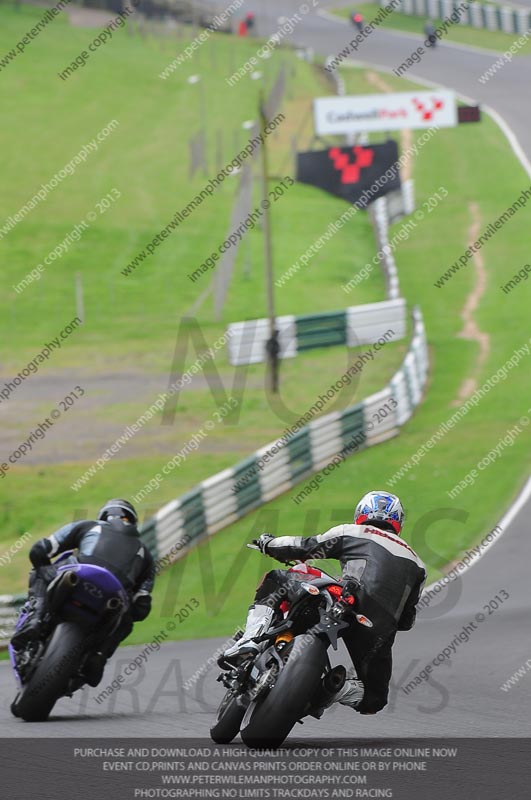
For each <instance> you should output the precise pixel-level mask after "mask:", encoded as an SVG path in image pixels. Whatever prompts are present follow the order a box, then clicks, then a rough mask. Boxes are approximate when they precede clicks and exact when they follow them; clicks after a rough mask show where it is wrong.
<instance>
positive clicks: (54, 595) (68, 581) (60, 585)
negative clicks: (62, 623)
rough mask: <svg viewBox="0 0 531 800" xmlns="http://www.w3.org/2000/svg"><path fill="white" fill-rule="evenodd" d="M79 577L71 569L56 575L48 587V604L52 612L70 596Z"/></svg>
mask: <svg viewBox="0 0 531 800" xmlns="http://www.w3.org/2000/svg"><path fill="white" fill-rule="evenodd" d="M78 581H79V578H78V576H77V574H76V573H75V572H74V571H73V570H69V571H68V572H63V573H62V575H58V576H57V578H55V580H54V581H52V583H51V584H50V585H49V587H48V605H49V608H50V610H51V611H52V612H55V611H57V610H58V609H59V608H60V607H61V606H62V605H63V603H64V602H65V601H66V600H67V599H68V598H69V597H70V595H71V594H72V592H73V590H74V588H75V587H76V586H77V584H78Z"/></svg>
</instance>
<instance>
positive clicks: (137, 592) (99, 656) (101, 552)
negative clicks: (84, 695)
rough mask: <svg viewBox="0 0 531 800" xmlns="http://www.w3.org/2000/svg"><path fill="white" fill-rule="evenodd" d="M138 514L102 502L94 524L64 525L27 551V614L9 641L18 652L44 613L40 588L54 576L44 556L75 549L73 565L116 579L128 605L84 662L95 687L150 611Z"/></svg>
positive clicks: (150, 569)
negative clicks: (102, 571)
mask: <svg viewBox="0 0 531 800" xmlns="http://www.w3.org/2000/svg"><path fill="white" fill-rule="evenodd" d="M137 524H138V515H137V513H136V511H135V508H134V506H132V505H131V503H129V502H128V501H127V500H121V499H117V498H114V499H112V500H108V501H107V502H106V503H105V505H103V506H102V508H101V509H100V511H99V513H98V518H97V520H81V521H79V522H70V523H68V524H67V525H64V526H63V527H62V528H59V530H57V531H55V533H53V534H52V535H51V536H49V537H47V538H44V539H39V541H38V542H35V544H34V545H33V547H32V548H31V550H30V553H29V558H30V561H31V563H32V565H33V569H32V571H31V572H30V576H29V590H28V599H29V600H30V606H31V610H30V614H29V616H28V618H27V619H26V621H25V623H24V625H23V627H22V628H21V629H20V630H19V631H17V632H16V634H15V635H14V636H13V638H12V640H11V644H12V645H13V647H14V648H15V649H19V648H20V647H21V646H23V645H24V644H25V643H26V642H27V641H28V640H29V639H32V638H34V637H35V636H36V635H38V633H39V629H40V626H41V624H42V622H43V618H44V616H45V613H46V590H47V587H48V584H49V583H50V582H51V581H52V580H53V579H54V578H55V576H56V568H55V567H54V566H53V565H52V564H51V562H50V558H51V557H53V556H57V555H59V554H60V553H64V552H65V551H67V550H77V553H76V556H75V558H74V557H73V560H74V561H77V562H80V563H89V564H95V565H97V566H101V567H105V568H106V569H108V570H109V572H112V574H113V575H114V576H115V577H116V578H118V580H119V581H120V583H121V584H122V586H123V587H124V589H125V590H126V591H127V593H128V594H129V597H130V600H131V605H130V607H129V610H128V611H127V612H126V613H125V614H124V615H123V617H122V619H121V622H120V625H119V626H118V628H117V629H116V631H115V632H114V633H113V635H112V636H111V637H109V639H107V640H106V642H105V643H104V645H103V646H102V647H101V649H100V651H99V652H98V653H95V654H94V655H93V656H92V657H91V659H89V661H88V662H87V664H86V667H85V677H86V679H87V683H89V684H90V685H91V686H97V685H98V683H99V682H100V680H101V678H102V676H103V670H104V667H105V664H106V662H107V659H108V658H110V656H111V655H112V654H113V653H114V651H115V650H116V648H117V647H118V645H119V644H120V642H121V641H122V640H123V639H125V638H126V637H127V636H129V634H130V633H131V631H132V630H133V623H134V622H138V621H141V620H143V619H145V618H146V617H147V616H148V614H149V613H150V611H151V593H152V591H153V585H154V582H155V567H154V563H153V558H152V556H151V553H150V552H149V550H148V549H147V547H146V546H145V545H144V544H143V542H142V541H141V539H140V535H139V532H138V528H137Z"/></svg>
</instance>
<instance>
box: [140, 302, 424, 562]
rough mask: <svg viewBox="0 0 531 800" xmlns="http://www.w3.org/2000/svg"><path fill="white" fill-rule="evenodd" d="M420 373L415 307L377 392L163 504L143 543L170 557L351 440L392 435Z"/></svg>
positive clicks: (408, 410)
mask: <svg viewBox="0 0 531 800" xmlns="http://www.w3.org/2000/svg"><path fill="white" fill-rule="evenodd" d="M427 373H428V355H427V344H426V334H425V330H424V323H423V320H422V315H421V312H420V310H419V309H418V308H416V309H414V311H413V337H412V341H411V344H410V346H409V349H408V353H407V355H406V357H405V359H404V362H403V364H402V366H401V367H400V369H399V370H398V371H397V372H396V374H395V375H394V376H393V378H392V379H391V381H390V382H389V384H388V385H387V386H386V387H385V388H384V389H382V391H380V392H377V393H376V394H373V395H371V396H370V397H368V398H366V399H365V400H363V401H362V402H360V403H357V404H355V405H353V406H349V407H348V408H346V409H344V410H343V411H337V412H333V413H331V414H326V415H324V416H322V417H319V418H318V419H316V420H314V421H312V422H310V423H308V424H305V425H302V426H301V427H298V426H294V428H292V429H289V430H288V431H286V432H285V433H284V435H283V436H281V437H280V438H279V439H278V440H277V441H276V442H271V443H270V444H268V445H265V446H264V447H262V448H260V449H259V450H257V451H256V452H255V453H253V454H252V455H251V456H249V457H248V458H246V459H245V460H244V461H241V462H240V463H238V464H236V466H234V467H232V468H230V469H225V470H223V472H219V473H218V474H217V475H213V476H212V477H211V478H208V479H207V480H205V481H203V482H202V483H200V484H199V485H198V486H196V487H194V488H193V489H191V490H190V491H189V492H187V493H186V494H185V495H183V496H182V497H181V498H179V499H178V500H173V501H172V502H171V503H168V504H167V505H166V506H164V507H163V508H161V509H160V511H158V513H157V514H156V515H155V517H154V518H153V520H151V522H150V524H149V525H148V526H146V527H145V528H144V529H143V536H144V537H145V539H146V542H148V541H149V542H150V544H151V547H152V549H153V543H156V553H157V556H158V557H159V558H160V557H162V556H165V555H166V554H167V553H171V552H172V551H173V553H174V554H175V558H176V559H177V558H179V557H181V556H182V555H183V554H184V553H186V552H187V551H188V550H189V549H190V548H191V547H193V546H195V545H196V544H198V542H200V541H202V540H203V539H205V538H207V537H208V536H211V535H212V534H215V533H216V532H217V531H219V530H221V529H222V528H225V527H226V526H227V525H230V524H231V523H233V522H235V521H236V520H238V519H239V518H241V517H243V516H245V515H246V514H248V513H249V512H250V511H252V510H253V509H255V508H257V507H258V506H260V505H262V504H263V503H266V502H268V501H269V500H272V499H273V498H274V497H278V496H279V495H281V494H283V493H284V492H287V491H288V490H289V489H291V488H292V487H293V486H295V485H296V484H298V483H299V482H300V481H302V480H304V479H305V478H307V477H309V476H310V475H312V474H313V473H314V472H316V471H317V470H319V469H321V468H322V467H324V466H325V465H326V464H328V463H329V462H330V461H331V460H332V459H333V458H334V457H335V456H338V455H339V453H341V451H342V450H344V449H345V448H348V445H349V444H350V445H352V442H356V443H357V444H356V447H355V451H356V450H359V449H363V448H365V447H370V446H371V445H374V444H378V443H379V442H383V441H385V440H386V439H388V438H390V437H391V436H394V435H396V434H397V433H398V430H399V428H400V426H401V425H403V424H404V423H405V422H407V420H408V419H409V418H410V417H411V415H412V414H413V411H414V409H415V407H416V406H417V405H418V404H419V402H420V400H421V397H422V392H423V389H424V386H425V384H426V377H427ZM347 452H348V450H347ZM181 545H183V546H181Z"/></svg>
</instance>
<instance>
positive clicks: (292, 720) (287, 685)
mask: <svg viewBox="0 0 531 800" xmlns="http://www.w3.org/2000/svg"><path fill="white" fill-rule="evenodd" d="M299 638H301V639H302V636H301V637H296V638H295V639H294V641H293V645H294V646H293V647H292V648H291V651H290V654H289V656H288V659H287V661H286V664H285V666H284V668H283V669H282V671H281V672H280V675H279V676H278V678H277V680H276V683H275V685H274V686H273V688H272V689H271V691H270V692H269V693H268V694H267V695H266V697H265V698H264V699H258V700H257V701H256V703H253V704H252V706H253V707H252V708H251V707H250V708H249V714H248V715H247V716H248V719H247V720H244V722H245V726H244V727H243V728H242V730H241V737H242V739H243V741H244V743H245V744H246V745H247V747H267V748H270V747H280V745H281V744H282V742H283V741H284V739H285V738H286V737H287V736H288V734H289V733H290V731H291V729H292V728H293V726H294V725H295V724H296V723H297V721H298V720H299V719H301V717H303V716H304V715H305V713H306V711H307V709H308V707H309V705H310V702H311V700H312V698H313V697H314V695H315V693H316V691H317V690H318V688H319V686H320V684H321V676H322V674H323V671H324V668H325V664H326V650H327V647H326V644H325V643H324V642H323V641H322V639H319V638H318V637H315V638H314V639H313V640H312V641H311V642H310V643H309V644H307V645H303V646H302V647H297V640H298V639H299Z"/></svg>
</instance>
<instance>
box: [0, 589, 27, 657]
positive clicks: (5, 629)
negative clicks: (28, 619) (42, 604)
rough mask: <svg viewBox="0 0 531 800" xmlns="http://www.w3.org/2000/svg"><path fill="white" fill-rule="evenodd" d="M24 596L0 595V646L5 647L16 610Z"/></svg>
mask: <svg viewBox="0 0 531 800" xmlns="http://www.w3.org/2000/svg"><path fill="white" fill-rule="evenodd" d="M25 599H26V597H25V596H24V595H22V594H20V595H6V594H5V595H0V648H1V647H5V646H6V645H7V642H8V641H9V638H10V636H11V634H12V633H13V628H14V625H15V620H16V618H17V616H18V611H19V609H20V607H21V605H22V603H23V602H24V600H25Z"/></svg>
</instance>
